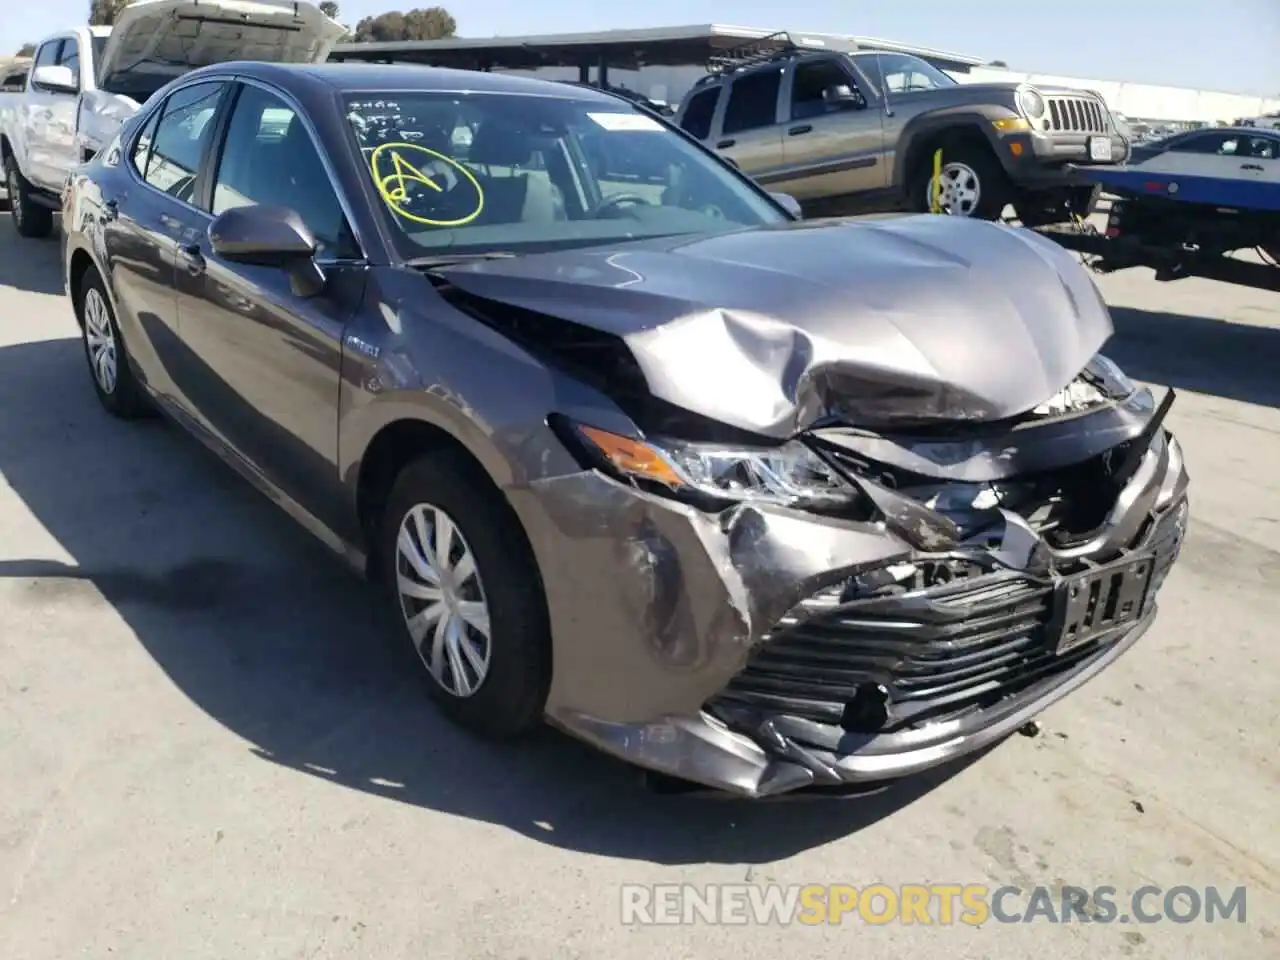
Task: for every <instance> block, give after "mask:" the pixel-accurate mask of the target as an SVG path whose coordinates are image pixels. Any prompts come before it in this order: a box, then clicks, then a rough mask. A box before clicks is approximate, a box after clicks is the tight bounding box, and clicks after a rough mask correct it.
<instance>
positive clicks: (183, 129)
mask: <svg viewBox="0 0 1280 960" xmlns="http://www.w3.org/2000/svg"><path fill="white" fill-rule="evenodd" d="M225 89H226V84H224V83H218V82H210V83H195V84H192V85H191V86H189V87H184V88H183V89H181V90H179V91H177V92H176V93H174V94H173V95H172V96H170V97H169V99H168V100H167V101H166V102H165V105H164V107H163V112H162V113H161V115H160V122H159V123H158V124H157V125H156V128H155V135H154V136H153V137H152V139H151V152H150V156H149V157H148V159H147V165H146V169H145V171H144V172H143V174H142V176H143V178H144V179H145V180H146V181H147V183H149V184H151V186H153V187H155V188H156V189H157V190H161V191H163V192H164V193H167V194H169V195H170V196H173V197H177V198H178V199H179V200H183V201H185V202H187V203H192V202H193V197H194V195H195V180H196V173H197V172H198V171H199V169H200V157H201V155H202V154H203V153H204V148H205V144H207V143H208V142H209V136H210V134H211V132H212V130H213V123H212V121H213V115H214V113H216V112H217V109H218V102H219V100H220V99H221V97H222V94H223V91H224V90H225Z"/></svg>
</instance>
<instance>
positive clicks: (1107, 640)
mask: <svg viewBox="0 0 1280 960" xmlns="http://www.w3.org/2000/svg"><path fill="white" fill-rule="evenodd" d="M1185 489H1186V477H1185V471H1184V469H1183V465H1182V461H1181V456H1180V453H1179V452H1178V451H1177V450H1176V445H1174V444H1171V443H1164V442H1161V443H1154V444H1152V447H1151V449H1150V450H1149V451H1148V453H1147V454H1146V456H1145V458H1144V460H1143V465H1142V468H1141V469H1139V470H1138V471H1137V473H1135V474H1134V476H1133V478H1132V479H1131V480H1130V481H1129V483H1128V485H1127V486H1126V487H1125V488H1124V489H1123V490H1122V491H1121V492H1120V493H1119V494H1118V496H1117V497H1116V501H1115V505H1114V507H1113V508H1112V510H1111V512H1110V513H1109V514H1108V516H1107V520H1106V523H1105V532H1104V534H1103V535H1101V536H1100V537H1099V538H1098V539H1097V541H1096V543H1097V544H1098V545H1099V549H1100V550H1102V551H1104V552H1107V551H1109V552H1110V554H1111V555H1110V556H1107V557H1105V558H1103V559H1107V560H1112V559H1113V558H1114V556H1115V555H1117V554H1119V555H1121V556H1125V555H1130V553H1132V551H1135V550H1136V551H1148V552H1149V554H1150V556H1151V557H1152V558H1153V565H1154V568H1155V569H1154V572H1153V573H1152V574H1151V580H1150V586H1149V589H1147V590H1146V591H1145V592H1144V594H1143V596H1142V598H1141V605H1140V609H1139V610H1137V611H1136V612H1135V613H1134V615H1133V616H1131V617H1130V618H1128V619H1127V620H1126V621H1125V622H1124V623H1123V625H1122V626H1120V627H1117V628H1116V629H1113V630H1111V631H1110V632H1107V633H1100V634H1098V635H1096V636H1094V637H1092V638H1090V640H1089V641H1088V642H1087V643H1082V644H1080V645H1079V646H1076V647H1075V648H1073V649H1072V650H1070V651H1069V652H1066V653H1063V654H1061V655H1058V654H1056V653H1055V652H1054V650H1055V647H1056V643H1057V640H1058V637H1059V636H1060V634H1061V623H1060V622H1059V621H1057V620H1053V619H1052V618H1051V612H1052V611H1050V610H1049V608H1048V606H1046V605H1047V604H1048V600H1047V599H1046V598H1047V597H1048V596H1049V595H1057V593H1060V592H1061V591H1060V590H1058V588H1057V584H1058V583H1059V582H1060V576H1059V575H1058V574H1043V573H1034V574H1033V573H1030V572H1028V571H1026V570H1021V569H1018V568H1016V566H1009V565H1008V564H1010V563H1013V562H1014V561H1012V560H1009V559H1008V558H1009V557H1012V556H1013V555H1014V554H1015V553H1016V552H1017V551H1009V550H1006V549H1005V548H1006V547H1007V546H1008V545H1007V544H1004V543H1002V544H1000V545H997V546H984V547H982V548H976V547H970V548H966V550H968V551H969V553H971V554H973V553H974V552H975V551H976V552H977V553H981V554H982V555H983V556H984V558H986V561H988V562H987V566H986V571H987V572H986V573H984V574H983V575H982V576H980V577H978V578H977V579H974V580H972V581H966V585H965V586H964V587H963V588H957V587H956V586H955V585H952V586H951V587H939V588H938V589H937V590H935V591H933V592H930V591H929V590H926V591H924V592H922V593H915V594H911V593H908V594H905V595H903V602H902V603H901V605H900V606H898V607H896V608H895V607H894V605H893V603H889V604H888V605H887V606H885V605H884V604H881V607H882V609H881V610H880V613H881V614H883V615H884V617H885V619H886V620H887V621H889V622H890V624H891V623H892V620H893V617H892V614H893V613H894V611H895V610H897V613H898V620H899V622H898V624H897V627H901V626H902V623H903V622H905V621H909V620H911V619H912V610H913V604H914V605H915V612H916V613H919V612H920V610H922V609H925V608H928V609H929V610H931V611H932V614H930V616H923V617H921V616H917V617H915V619H916V621H917V622H918V623H921V624H923V627H922V628H921V629H918V630H912V629H907V630H905V632H904V631H903V630H901V629H898V630H897V632H896V633H895V629H894V628H893V627H892V626H891V625H890V626H886V623H884V622H882V623H881V624H880V626H883V627H886V629H885V630H884V631H882V635H879V636H878V638H877V636H875V635H873V636H870V637H868V635H866V634H865V632H864V634H862V635H855V634H856V631H854V633H849V632H847V631H846V634H845V635H844V636H843V638H842V637H841V636H840V635H839V631H836V634H835V635H833V636H832V637H829V638H828V640H829V642H828V643H827V645H826V648H825V649H824V650H819V651H817V654H818V655H817V656H816V657H814V656H810V657H809V658H808V660H805V659H804V657H799V656H797V647H796V644H797V643H799V644H800V646H801V647H803V646H804V638H803V637H799V638H798V639H797V632H798V631H803V629H807V628H809V627H812V626H813V625H814V624H815V623H819V619H820V616H819V615H816V614H815V615H813V616H810V615H809V614H812V611H809V613H807V614H806V613H804V611H805V608H806V606H807V605H811V604H813V603H815V602H821V601H822V600H823V598H824V597H826V598H829V596H830V594H831V593H832V591H833V590H834V591H837V592H838V591H839V590H840V589H841V585H842V584H847V583H848V582H849V581H850V579H851V578H854V577H858V576H859V575H862V574H866V573H869V572H872V571H877V570H883V569H885V568H887V567H893V566H897V565H901V564H903V563H918V562H920V561H921V560H922V559H923V560H929V559H931V558H932V559H939V558H938V557H937V556H936V555H927V554H925V553H922V552H921V551H920V550H919V549H917V548H915V547H913V546H912V545H911V544H910V543H908V542H907V540H906V539H905V538H904V537H902V536H900V535H898V534H896V533H895V532H894V531H893V530H892V529H890V528H889V527H886V526H885V525H884V524H881V523H858V522H853V521H841V520H835V519H829V518H822V517H817V516H813V515H809V514H802V513H797V512H795V511H788V510H782V509H770V508H764V507H755V506H741V507H737V508H734V509H732V510H729V511H726V512H724V513H722V514H708V513H705V512H702V511H698V510H696V509H694V508H692V507H688V506H685V505H683V504H680V503H676V502H674V501H671V500H667V499H665V498H661V497H656V496H652V495H649V494H645V493H642V492H639V491H637V490H635V489H633V488H631V487H627V486H624V485H622V484H619V483H616V482H614V481H612V480H609V479H607V478H605V477H603V476H601V475H598V474H595V473H577V474H572V475H569V476H563V477H558V478H555V479H547V480H538V481H534V482H533V483H532V484H530V485H529V486H528V487H525V488H523V489H516V490H509V491H508V495H509V497H510V498H511V501H512V503H513V505H514V506H515V507H516V510H517V513H518V514H519V515H520V518H521V521H522V523H523V524H524V525H525V528H526V530H527V531H528V533H529V535H530V542H531V543H532V544H533V547H534V550H535V554H536V555H537V559H538V561H539V566H540V568H541V570H542V572H543V579H544V588H545V592H546V596H547V601H548V608H549V612H550V615H551V626H552V636H553V638H554V639H553V643H554V648H553V660H554V671H553V681H552V686H551V690H550V693H549V696H548V701H547V707H546V713H547V718H548V720H549V721H550V722H551V723H553V724H555V725H557V726H559V727H561V728H562V729H564V730H566V731H567V732H569V733H571V734H573V735H575V736H577V737H579V738H581V739H583V740H585V741H587V742H589V743H591V744H593V745H595V746H597V747H599V748H600V749H602V750H604V751H606V752H608V753H611V754H613V755H615V756H618V757H620V758H622V759H624V760H627V761H629V762H632V763H634V764H637V765H639V766H641V767H644V768H646V769H648V770H651V771H655V772H659V773H662V774H666V775H669V776H672V777H676V778H679V779H682V780H686V781H691V782H693V783H697V784H702V785H705V786H710V787H714V788H717V789H720V790H723V791H727V792H729V793H731V794H737V795H741V796H747V797H762V796H769V795H775V794H780V793H785V792H788V791H792V790H796V789H800V788H804V787H811V786H819V785H831V786H837V785H844V784H859V783H869V782H876V781H883V780H886V779H891V778H894V777H900V776H903V775H907V774H912V773H916V772H919V771H922V770H925V769H927V768H929V767H933V766H935V765H937V764H940V763H943V762H946V761H948V760H950V759H953V758H955V757H958V756H961V755H964V754H968V753H971V752H973V751H976V750H980V749H982V748H983V747H985V746H987V745H989V744H991V743H993V742H995V741H997V740H999V739H1000V738H1002V737H1004V736H1006V735H1007V734H1008V733H1009V732H1011V731H1013V730H1016V729H1017V728H1018V727H1019V726H1020V725H1022V724H1023V723H1025V722H1026V721H1027V720H1028V719H1030V718H1031V717H1033V716H1035V715H1036V714H1038V713H1039V712H1040V711H1042V710H1044V709H1045V708H1046V707H1047V706H1049V705H1050V704H1052V703H1054V702H1055V701H1057V700H1059V699H1061V698H1062V697H1064V696H1066V695H1067V694H1068V693H1070V692H1071V691H1072V690H1074V689H1075V688H1077V687H1079V686H1080V685H1082V684H1083V683H1085V682H1086V681H1087V680H1089V679H1090V678H1091V677H1093V676H1094V675H1096V674H1097V673H1098V672H1100V671H1101V670H1103V669H1104V668H1105V667H1106V666H1107V665H1108V664H1110V663H1111V662H1112V661H1114V660H1115V659H1116V658H1117V657H1119V656H1120V654H1121V653H1123V652H1124V651H1125V650H1126V649H1128V647H1130V646H1131V645H1132V644H1133V643H1134V642H1136V641H1137V639H1138V638H1139V637H1140V636H1141V634H1142V633H1143V632H1144V631H1145V630H1146V629H1147V627H1148V626H1149V625H1150V623H1151V621H1152V619H1153V618H1154V615H1155V604H1154V598H1155V595H1156V593H1157V591H1158V589H1159V587H1160V584H1161V581H1162V580H1163V578H1164V576H1165V574H1166V573H1167V572H1168V570H1169V568H1170V566H1171V565H1172V563H1173V562H1174V560H1175V559H1176V556H1177V553H1178V549H1179V547H1180V543H1181V538H1182V531H1183V529H1184V528H1185V523H1186V512H1187V511H1186V498H1185ZM1117 538H1119V539H1120V540H1122V541H1123V544H1122V545H1121V544H1120V543H1119V542H1118V540H1117ZM1083 553H1087V550H1083V551H1082V550H1080V549H1077V550H1074V551H1073V553H1072V562H1074V563H1076V565H1077V568H1078V567H1079V566H1080V565H1083V566H1084V567H1086V568H1087V567H1089V566H1090V563H1091V561H1090V560H1089V559H1088V557H1087V556H1082V554H1083ZM956 555H957V554H956V553H955V552H954V551H953V552H952V553H951V554H949V555H948V557H950V558H953V559H954V558H955V556H956ZM975 555H976V554H975ZM996 555H998V556H999V557H1001V558H1004V559H1001V560H1000V562H998V563H996V564H994V566H993V565H992V564H991V563H990V562H989V561H990V560H991V558H992V556H996ZM1099 556H1100V557H1101V554H1099ZM1133 556H1135V557H1136V556H1137V554H1133ZM969 585H971V586H972V588H973V589H976V590H978V591H980V592H981V591H986V592H987V594H988V597H987V599H988V600H990V599H991V596H993V595H992V594H991V591H992V590H993V589H997V592H999V591H1003V594H1002V596H1003V597H1004V599H1005V600H1006V601H1008V603H1005V605H1004V606H1003V607H1000V606H999V604H997V605H996V606H995V607H992V606H990V605H988V606H987V607H982V608H975V610H976V613H975V616H976V619H973V618H969V615H968V614H967V613H966V614H964V615H963V616H960V615H957V614H956V611H957V610H958V609H959V608H958V606H957V603H958V601H957V599H956V598H957V597H960V596H961V595H962V594H963V592H964V590H968V589H969ZM1015 587H1016V588H1017V589H1018V590H1022V591H1023V595H1015V594H1014V593H1010V592H1009V591H1010V590H1013V589H1014V588H1015ZM948 591H949V592H948ZM1015 593H1016V591H1015ZM966 602H967V601H966ZM948 604H950V611H951V612H950V613H948V612H947V611H946V610H945V609H944V608H947V607H948ZM1037 604H1039V605H1040V606H1042V607H1044V608H1045V609H1044V610H1042V611H1041V610H1039V608H1037V609H1036V610H1033V609H1032V608H1033V607H1035V606H1036V605H1037ZM997 607H998V609H997ZM797 611H800V612H801V613H802V614H803V617H805V618H807V619H803V618H802V619H803V622H801V623H799V625H796V623H795V620H796V616H797ZM940 611H941V612H940ZM849 613H850V611H849V610H845V609H842V608H840V607H839V606H837V607H836V608H834V609H830V608H829V609H828V611H827V613H826V614H823V615H825V616H837V617H838V616H848V615H849ZM984 617H985V618H987V619H988V620H989V621H990V622H987V621H984V620H983V619H982V618H984ZM992 617H994V620H991V618H992ZM984 623H985V628H984ZM819 626H821V624H820V623H819ZM865 627H866V624H865V623H864V624H861V625H860V628H865ZM995 628H999V630H998V632H999V635H998V636H995V635H994V634H993V635H990V636H986V637H983V636H981V634H982V631H983V629H987V630H988V633H990V629H995ZM874 633H875V631H874V630H872V634H874ZM842 645H843V647H842ZM813 652H814V651H813V650H812V649H810V651H809V653H811V654H812V653H813ZM948 656H951V660H950V661H948V662H941V661H946V658H947V657H948ZM788 677H790V678H791V679H794V680H796V681H797V682H798V684H799V686H794V685H793V686H792V687H790V688H788V687H787V684H786V681H787V679H788ZM868 684H870V685H871V686H873V687H876V686H878V687H879V688H881V689H882V690H883V691H884V693H885V695H886V699H887V701H888V702H887V716H886V717H885V722H884V723H883V725H882V727H880V728H876V729H874V730H870V731H868V730H865V729H864V730H862V732H858V730H856V729H851V726H856V725H851V724H850V723H848V722H847V720H846V718H844V717H842V715H841V713H840V710H839V705H840V704H841V703H842V702H845V701H850V700H852V699H853V698H854V697H855V693H856V691H858V690H861V689H862V688H864V687H866V686H867V685H868ZM822 687H826V688H827V689H828V691H829V695H828V696H827V697H826V698H825V699H826V701H828V702H823V701H824V698H823V697H822V696H820V695H819V693H818V692H815V690H816V689H817V688H822ZM833 704H834V705H835V707H834V708H833Z"/></svg>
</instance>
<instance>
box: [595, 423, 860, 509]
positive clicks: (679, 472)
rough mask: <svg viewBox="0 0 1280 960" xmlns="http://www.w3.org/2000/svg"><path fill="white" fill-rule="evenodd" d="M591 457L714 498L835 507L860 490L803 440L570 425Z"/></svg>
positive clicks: (620, 470) (617, 469) (621, 470)
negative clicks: (722, 439)
mask: <svg viewBox="0 0 1280 960" xmlns="http://www.w3.org/2000/svg"><path fill="white" fill-rule="evenodd" d="M573 429H574V433H575V434H576V436H577V437H578V438H579V439H580V441H581V442H582V444H583V446H585V447H588V448H589V450H590V451H591V452H592V453H593V454H594V455H595V458H596V459H597V460H599V461H601V462H602V463H603V464H607V465H608V467H609V468H610V469H611V470H612V472H615V473H618V474H621V475H623V476H625V477H627V478H628V479H632V480H639V481H643V482H646V483H648V484H657V485H659V486H662V487H665V488H667V489H669V490H673V491H676V492H684V493H691V494H696V495H701V496H703V497H707V498H711V499H713V500H719V501H724V500H729V501H751V502H767V503H776V504H783V505H792V506H809V507H836V506H841V505H844V504H847V503H849V502H851V501H852V500H853V499H855V498H856V497H858V496H859V491H858V489H857V488H856V487H854V486H853V485H852V484H850V483H848V482H847V481H846V480H844V479H843V478H842V477H841V476H840V475H839V474H838V473H836V472H835V470H833V469H832V468H831V467H830V466H829V465H828V464H827V462H826V461H825V460H823V459H822V458H821V457H819V456H818V455H817V454H815V453H814V452H813V451H812V450H810V449H809V448H808V447H807V446H805V445H804V444H803V443H799V442H797V441H792V442H790V443H786V444H783V445H782V446H779V447H742V446H728V445H721V444H711V443H690V442H688V441H685V440H653V439H646V440H638V439H636V438H634V437H624V436H620V435H618V434H616V433H610V432H608V431H607V430H601V429H599V428H598V427H588V426H582V425H575V426H574V428H573Z"/></svg>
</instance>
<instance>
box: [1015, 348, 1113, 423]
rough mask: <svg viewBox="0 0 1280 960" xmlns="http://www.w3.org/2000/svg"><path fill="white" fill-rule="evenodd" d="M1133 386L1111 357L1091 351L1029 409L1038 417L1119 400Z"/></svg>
mask: <svg viewBox="0 0 1280 960" xmlns="http://www.w3.org/2000/svg"><path fill="white" fill-rule="evenodd" d="M1135 389H1136V387H1135V385H1134V382H1133V381H1132V380H1130V379H1129V378H1128V377H1127V376H1126V375H1125V373H1124V371H1123V370H1121V369H1120V367H1119V366H1117V365H1116V363H1115V361H1113V360H1112V359H1111V358H1110V357H1106V356H1104V355H1103V354H1101V353H1098V354H1094V357H1093V359H1092V360H1090V361H1089V363H1088V364H1087V365H1086V366H1085V368H1084V369H1083V370H1081V371H1080V373H1079V374H1077V375H1076V378H1075V379H1074V380H1072V381H1071V382H1070V383H1068V384H1067V385H1066V386H1065V387H1063V388H1062V389H1061V390H1059V391H1058V392H1057V393H1055V394H1054V395H1053V396H1051V397H1049V398H1048V399H1047V400H1045V401H1044V402H1043V403H1041V404H1040V405H1039V406H1037V407H1036V408H1035V409H1034V410H1032V411H1031V413H1032V414H1033V415H1034V416H1037V417H1055V416H1059V415H1061V414H1064V413H1073V412H1079V411H1082V410H1088V409H1090V408H1092V407H1097V406H1101V405H1102V404H1104V403H1108V402H1109V401H1112V400H1122V399H1124V398H1125V397H1127V396H1129V394H1131V393H1133V391H1134V390H1135Z"/></svg>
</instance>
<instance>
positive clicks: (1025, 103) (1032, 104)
mask: <svg viewBox="0 0 1280 960" xmlns="http://www.w3.org/2000/svg"><path fill="white" fill-rule="evenodd" d="M1018 109H1019V110H1021V111H1022V115H1023V116H1024V117H1026V118H1027V119H1028V120H1039V119H1040V118H1041V117H1043V116H1044V115H1045V110H1046V109H1047V108H1046V106H1045V102H1044V97H1042V96H1040V94H1039V92H1038V91H1036V90H1033V89H1031V88H1030V87H1019V88H1018Z"/></svg>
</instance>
